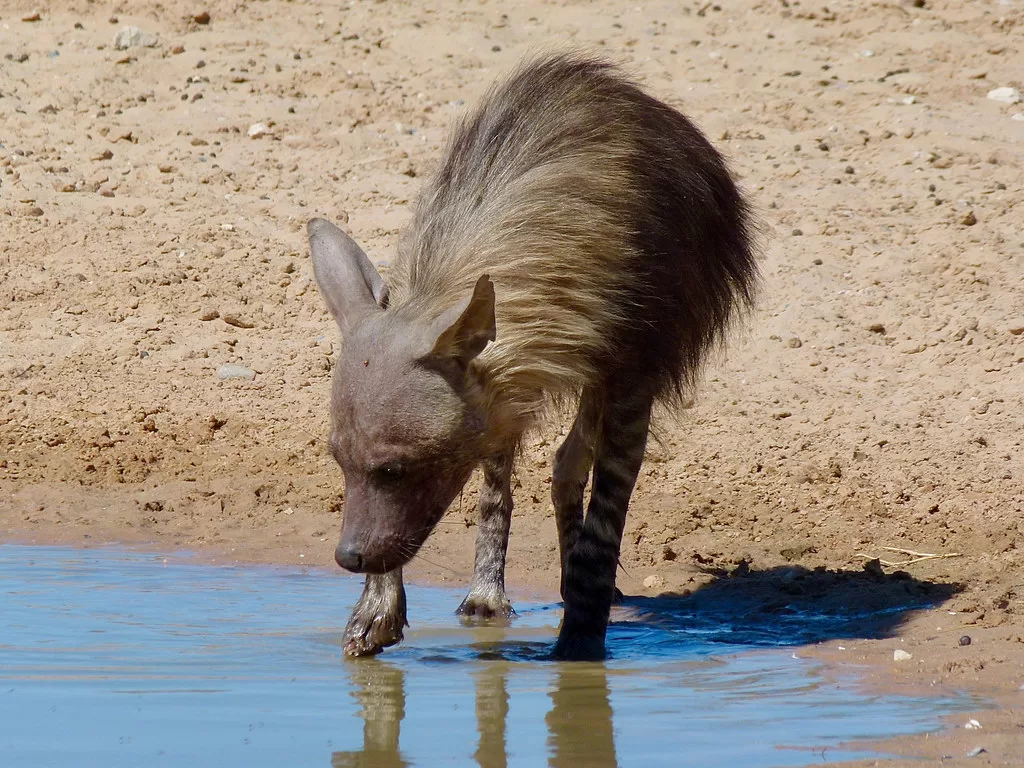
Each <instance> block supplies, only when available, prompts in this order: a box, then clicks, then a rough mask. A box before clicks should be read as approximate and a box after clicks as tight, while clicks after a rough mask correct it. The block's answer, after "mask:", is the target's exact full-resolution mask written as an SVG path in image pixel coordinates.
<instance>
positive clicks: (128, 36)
mask: <svg viewBox="0 0 1024 768" xmlns="http://www.w3.org/2000/svg"><path fill="white" fill-rule="evenodd" d="M159 43H160V38H159V37H157V36H156V35H151V34H149V33H148V32H143V31H142V30H141V29H139V28H138V27H125V28H124V29H122V30H121V31H120V32H118V33H117V34H116V35H114V48H115V49H117V50H118V51H125V50H127V49H129V48H155V47H156V46H157V45H158V44H159Z"/></svg>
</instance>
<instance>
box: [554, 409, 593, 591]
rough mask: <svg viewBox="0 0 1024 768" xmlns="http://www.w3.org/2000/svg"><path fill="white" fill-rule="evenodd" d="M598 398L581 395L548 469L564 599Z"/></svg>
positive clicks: (580, 519)
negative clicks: (551, 468)
mask: <svg viewBox="0 0 1024 768" xmlns="http://www.w3.org/2000/svg"><path fill="white" fill-rule="evenodd" d="M598 412H599V401H598V399H597V398H596V397H594V396H593V393H591V392H589V391H588V392H584V393H583V395H582V397H580V405H579V410H578V411H577V413H576V420H575V421H573V423H572V429H570V430H569V434H568V435H567V436H566V438H565V441H564V442H563V443H562V444H561V445H560V446H559V447H558V450H557V451H555V466H554V469H553V470H552V472H551V503H552V504H553V505H554V507H555V524H556V525H557V527H558V552H559V556H560V557H561V565H562V583H561V590H562V599H563V600H564V599H565V566H566V559H567V558H568V557H569V552H571V551H572V548H573V546H575V544H576V540H577V539H579V536H580V531H581V530H582V529H583V494H584V493H585V491H586V489H587V479H588V478H589V477H590V468H591V467H592V466H593V464H594V440H595V438H596V435H595V432H596V429H597V422H598Z"/></svg>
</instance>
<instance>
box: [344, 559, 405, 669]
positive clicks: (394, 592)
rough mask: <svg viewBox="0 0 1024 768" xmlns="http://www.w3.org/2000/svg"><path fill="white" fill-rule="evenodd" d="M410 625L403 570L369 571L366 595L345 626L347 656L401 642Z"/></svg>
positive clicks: (365, 654) (369, 651) (367, 652)
mask: <svg viewBox="0 0 1024 768" xmlns="http://www.w3.org/2000/svg"><path fill="white" fill-rule="evenodd" d="M408 625H409V622H408V621H407V620H406V612H405V585H404V584H403V583H402V569H401V568H396V569H395V570H393V571H390V572H388V573H382V574H372V573H371V574H367V576H366V582H365V583H364V584H363V594H362V595H361V596H360V597H359V602H358V603H356V607H355V609H354V610H353V611H352V617H351V618H350V619H349V620H348V626H347V627H345V642H344V652H345V655H346V656H373V655H374V654H377V653H380V652H381V651H382V650H384V649H385V648H387V647H388V646H390V645H395V644H396V643H399V642H401V640H402V635H403V630H404V629H405V627H407V626H408Z"/></svg>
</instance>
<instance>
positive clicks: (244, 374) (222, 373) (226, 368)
mask: <svg viewBox="0 0 1024 768" xmlns="http://www.w3.org/2000/svg"><path fill="white" fill-rule="evenodd" d="M217 378H218V379H245V380H246V381H252V380H253V379H255V378H256V371H254V370H253V369H252V368H246V367H245V366H244V365H230V364H229V365H222V366H221V367H220V368H218V369H217Z"/></svg>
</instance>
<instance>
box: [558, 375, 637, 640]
mask: <svg viewBox="0 0 1024 768" xmlns="http://www.w3.org/2000/svg"><path fill="white" fill-rule="evenodd" d="M651 405H652V398H651V396H650V395H648V394H644V393H640V392H637V391H635V389H634V391H629V389H628V387H625V386H620V387H617V388H616V389H614V390H613V391H612V392H611V393H610V396H609V399H608V402H606V403H605V407H604V411H603V413H602V415H601V423H600V428H599V430H598V440H597V446H596V451H595V456H596V459H595V462H594V481H593V485H592V487H591V490H590V504H589V506H588V508H587V517H586V520H585V521H584V523H583V528H582V530H581V531H580V534H579V539H578V540H577V541H576V544H575V545H574V546H573V548H572V550H571V551H570V552H569V556H568V559H567V561H566V566H565V570H564V572H563V576H562V578H563V584H564V588H563V602H564V606H565V614H564V616H563V617H562V628H561V631H560V632H559V634H558V642H557V643H556V644H555V651H554V654H555V657H556V658H559V659H570V660H575V659H581V660H582V659H601V658H604V638H605V632H606V631H607V629H608V614H609V612H610V611H611V605H612V598H613V596H614V594H615V569H616V567H617V566H618V562H619V545H620V543H621V541H622V529H623V527H624V526H625V524H626V510H627V508H628V507H629V497H630V495H631V494H632V493H633V486H634V485H635V484H636V478H637V475H638V474H639V473H640V465H641V464H643V460H644V448H645V447H646V445H647V431H648V429H649V427H650V421H651Z"/></svg>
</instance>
